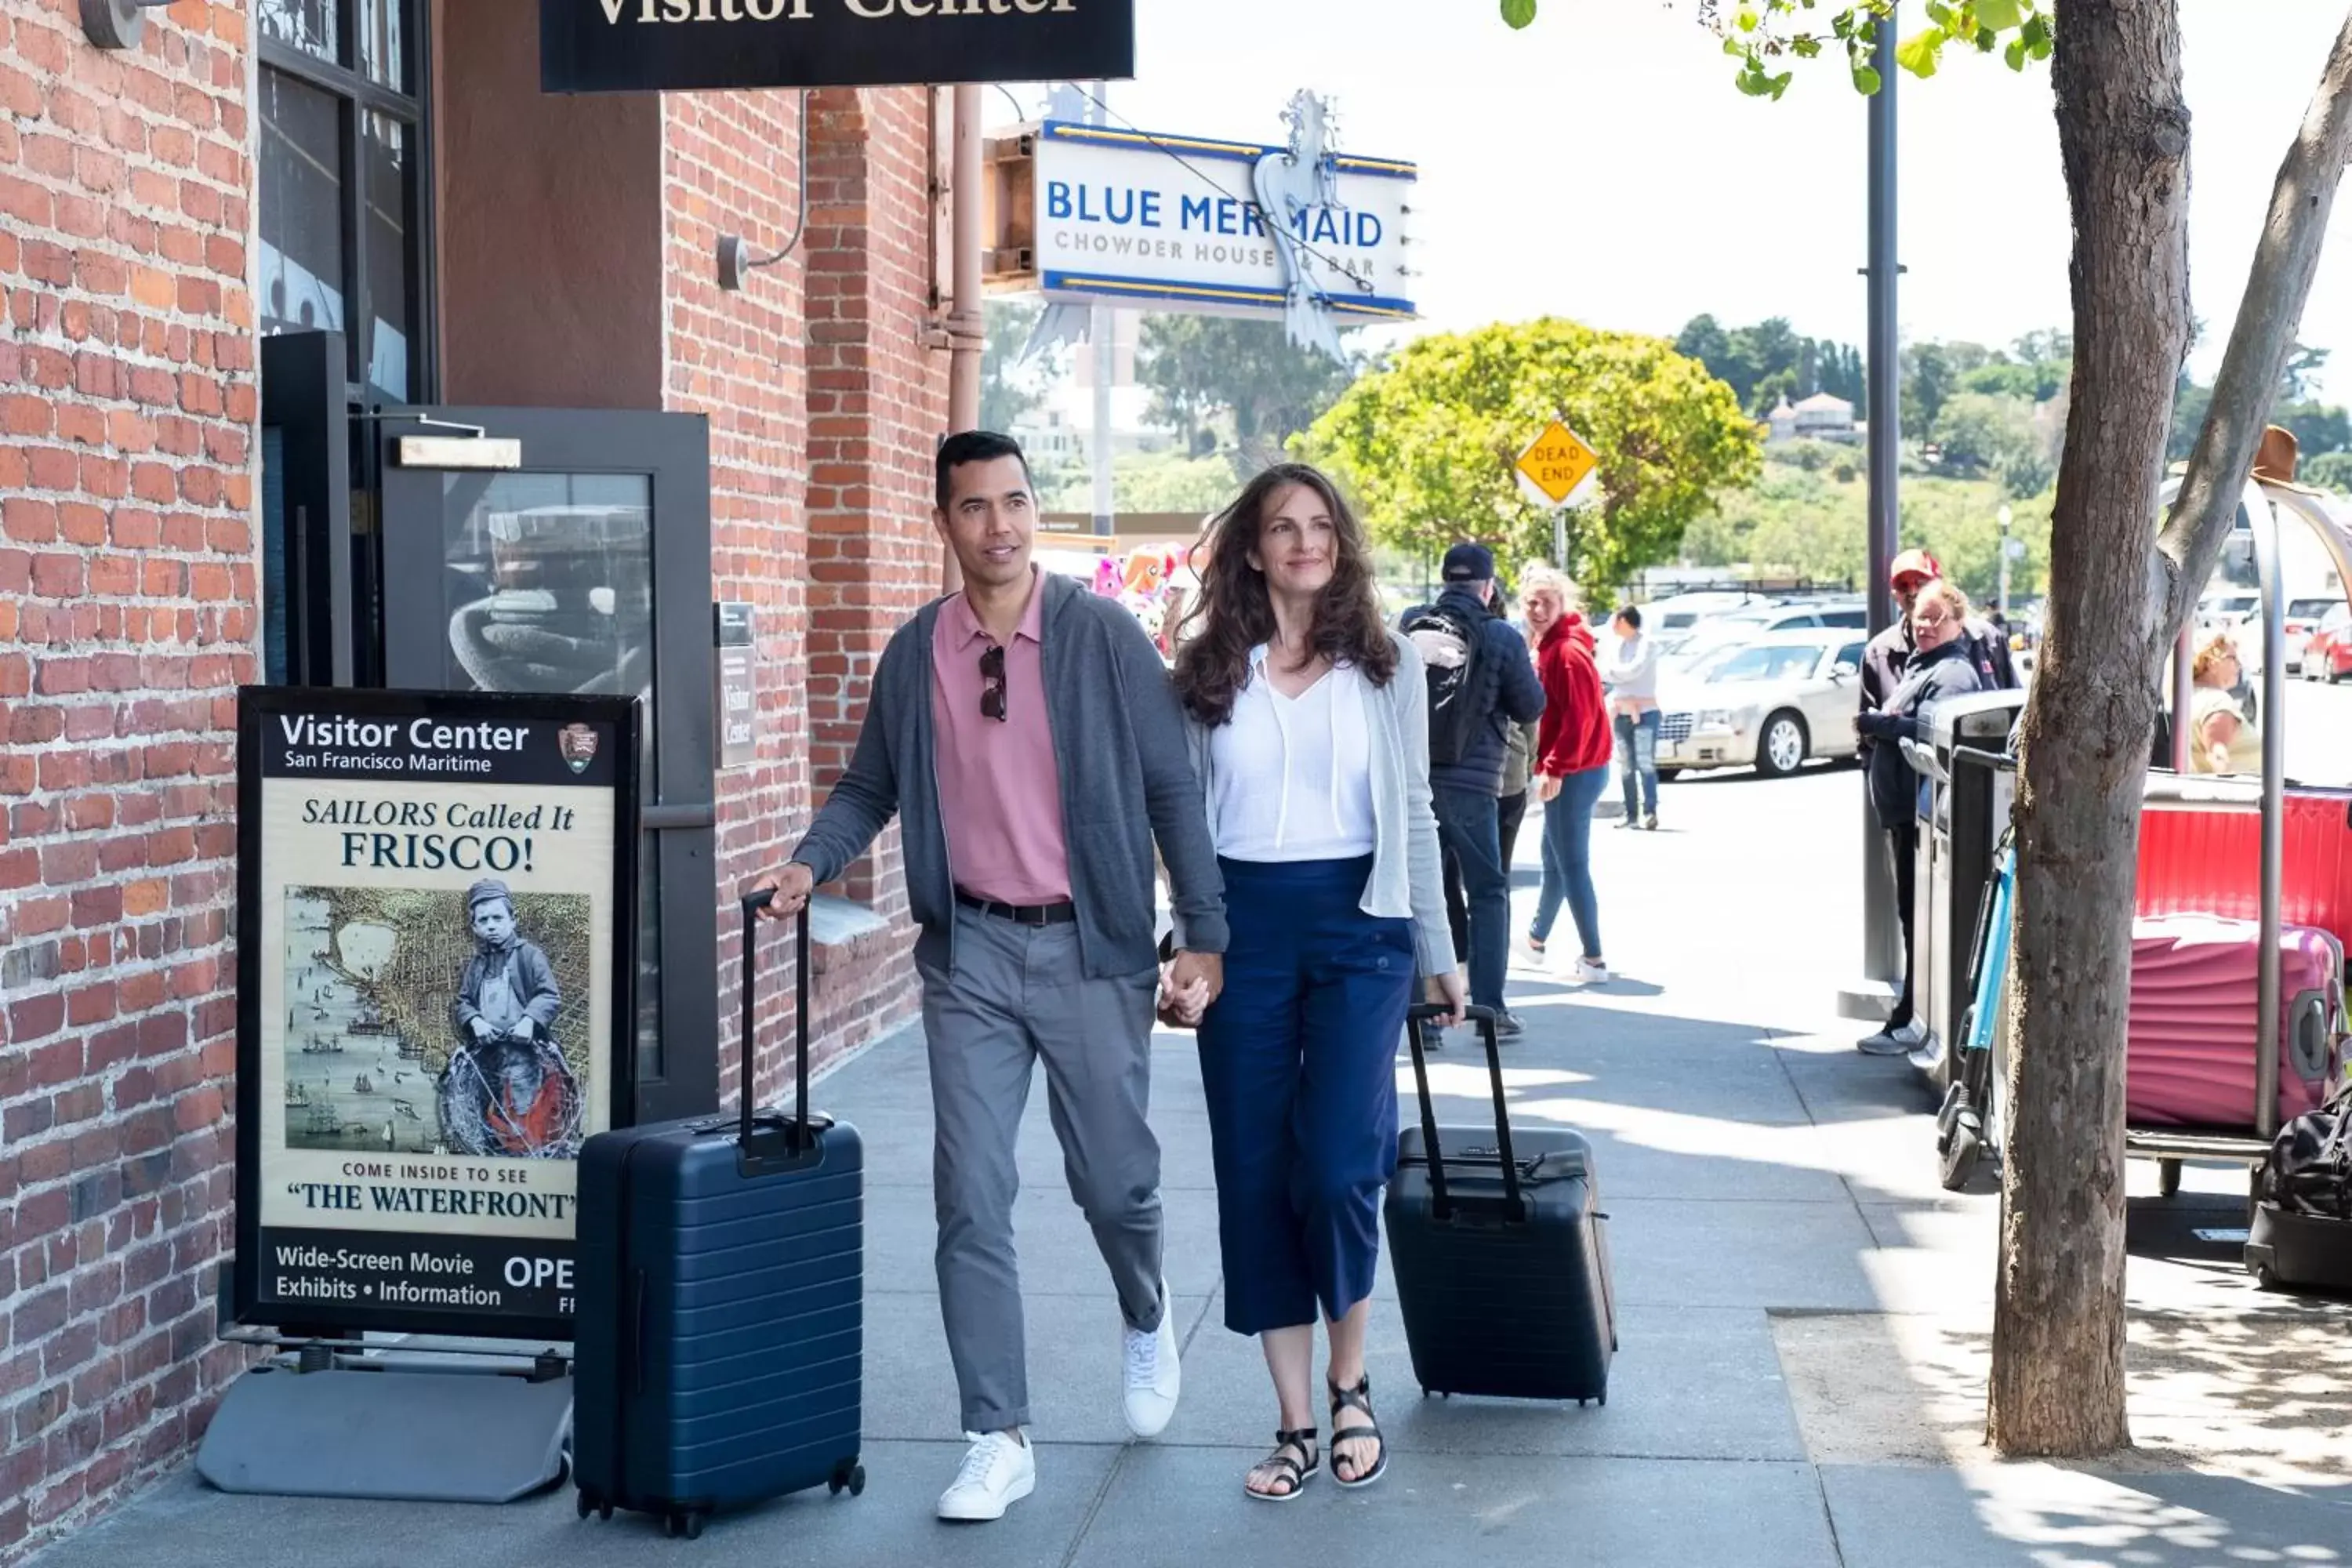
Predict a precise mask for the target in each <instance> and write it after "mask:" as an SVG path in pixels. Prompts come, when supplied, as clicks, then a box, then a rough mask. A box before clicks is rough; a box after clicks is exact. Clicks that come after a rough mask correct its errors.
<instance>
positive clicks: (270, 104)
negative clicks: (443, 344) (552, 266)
mask: <svg viewBox="0 0 2352 1568" xmlns="http://www.w3.org/2000/svg"><path fill="white" fill-rule="evenodd" d="M424 6H425V0H255V4H254V16H255V20H256V22H257V29H256V31H257V36H258V43H259V49H260V57H261V60H260V63H261V72H260V108H261V112H260V119H261V168H260V185H261V212H260V220H261V221H260V230H261V236H260V237H261V253H260V300H259V307H260V317H261V330H262V331H265V332H284V331H310V330H328V331H340V332H341V333H343V334H344V337H345V339H346V342H347V343H348V345H349V350H350V354H351V363H350V367H349V375H350V380H351V384H352V397H353V400H354V401H357V402H361V403H419V402H425V401H428V400H429V399H430V398H431V397H432V395H433V394H434V392H435V390H436V388H435V384H434V383H435V374H434V370H435V367H434V365H433V363H432V353H431V344H432V333H431V331H430V323H431V315H430V308H429V306H430V298H431V289H430V278H429V275H428V270H427V262H428V259H429V256H430V250H429V247H427V245H426V244H425V237H426V235H427V233H428V232H429V190H428V186H427V183H426V181H425V178H424V173H423V168H424V163H425V103H424V82H423V68H422V66H421V64H420V62H421V61H422V59H423V58H424V50H423V47H422V38H421V37H420V32H419V26H418V24H419V22H420V20H421V18H422V15H423V11H424Z"/></svg>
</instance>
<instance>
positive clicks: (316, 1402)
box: [196, 1360, 572, 1502]
mask: <svg viewBox="0 0 2352 1568" xmlns="http://www.w3.org/2000/svg"><path fill="white" fill-rule="evenodd" d="M360 1364H362V1365H368V1366H374V1367H380V1368H381V1370H370V1371H359V1370H352V1369H350V1368H349V1367H348V1366H346V1367H338V1368H335V1369H332V1370H329V1371H321V1372H298V1371H296V1370H294V1369H293V1368H292V1367H290V1366H287V1365H281V1364H277V1363H265V1364H263V1365H260V1366H257V1367H255V1368H254V1369H253V1370H252V1371H250V1372H248V1373H246V1374H245V1375H244V1376H242V1377H240V1378H238V1379H237V1380H236V1382H235V1383H233V1384H230V1385H229V1389H228V1392H227V1394H225V1395H224V1396H223V1397H222V1399H221V1403H220V1408H219V1411H218V1412H217V1413H216V1414H215V1415H214V1416H213V1421H212V1425H211V1426H209V1427H208V1428H206V1430H205V1437H204V1441H203V1443H202V1444H200V1445H199V1446H198V1447H197V1449H196V1473H197V1474H198V1475H200V1476H202V1477H203V1478H204V1479H205V1480H206V1481H207V1482H209V1483H210V1484H211V1485H213V1486H215V1487H216V1488H218V1489H220V1490H222V1491H226V1492H262V1493H268V1494H272V1495H276V1496H280V1497H336V1498H379V1499H392V1500H403V1501H414V1502H512V1501H514V1500H516V1499H518V1498H523V1497H529V1496H530V1495H531V1494H532V1493H533V1492H538V1491H542V1490H544V1489H547V1488H548V1487H551V1486H552V1485H554V1484H555V1483H556V1482H558V1481H561V1480H562V1479H563V1477H564V1471H565V1467H566V1464H567V1463H568V1459H567V1453H566V1450H567V1448H568V1447H569V1444H570V1438H571V1434H572V1380H571V1379H570V1378H569V1377H553V1378H549V1379H547V1380H545V1381H543V1382H539V1383H533V1382H531V1381H530V1379H529V1378H527V1377H520V1376H514V1375H511V1374H510V1373H502V1372H499V1371H491V1370H487V1369H483V1368H480V1367H478V1366H472V1367H469V1366H461V1365H454V1364H450V1363H447V1362H432V1363H425V1362H419V1363H414V1364H410V1365H405V1366H403V1365H398V1364H394V1363H387V1362H376V1361H373V1360H370V1361H368V1362H363V1363H360Z"/></svg>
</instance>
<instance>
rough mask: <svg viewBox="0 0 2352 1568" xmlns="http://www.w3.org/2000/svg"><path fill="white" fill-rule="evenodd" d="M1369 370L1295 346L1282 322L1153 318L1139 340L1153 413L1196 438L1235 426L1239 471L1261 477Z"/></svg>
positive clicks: (1141, 373)
mask: <svg viewBox="0 0 2352 1568" xmlns="http://www.w3.org/2000/svg"><path fill="white" fill-rule="evenodd" d="M1360 368H1361V366H1360V363H1355V362H1353V360H1352V357H1351V363H1347V364H1340V363H1335V362H1334V361H1332V360H1331V359H1330V358H1329V357H1328V356H1327V355H1324V354H1319V353H1315V352H1314V351H1313V350H1311V349H1302V348H1299V347H1297V346H1296V345H1295V344H1293V343H1292V342H1290V340H1289V339H1288V338H1287V337H1286V335H1285V333H1284V331H1283V326H1282V323H1281V322H1280V321H1256V320H1242V319H1237V318H1234V317H1229V316H1180V315H1167V314H1153V315H1149V316H1146V317H1145V318H1144V321H1143V331H1142V335H1141V337H1140V338H1139V341H1138V344H1137V353H1136V362H1135V376H1136V380H1137V381H1139V382H1140V383H1141V384H1143V385H1144V386H1147V387H1149V388H1150V391H1151V411H1150V416H1151V417H1152V418H1153V419H1154V420H1157V421H1159V422H1160V423H1162V424H1164V425H1167V426H1171V428H1174V429H1177V430H1181V431H1182V432H1183V433H1184V436H1185V441H1186V445H1187V447H1192V449H1194V450H1198V449H1199V448H1198V447H1197V445H1196V444H1195V443H1194V440H1193V437H1194V436H1195V435H1196V434H1197V433H1199V432H1201V431H1202V430H1204V429H1205V428H1207V427H1208V426H1209V424H1210V423H1211V421H1213V420H1216V419H1220V418H1222V419H1224V420H1228V421H1230V422H1231V424H1232V426H1233V433H1234V461H1233V469H1234V473H1235V474H1236V475H1238V476H1242V477H1246V476H1248V475H1250V474H1254V473H1255V472H1256V471H1257V470H1258V469H1260V468H1264V467H1265V465H1266V464H1267V463H1268V462H1270V461H1272V460H1273V459H1274V458H1276V456H1278V455H1279V454H1280V453H1281V451H1282V448H1283V444H1284V443H1285V442H1286V441H1287V440H1288V439H1289V438H1290V437H1293V436H1295V435H1297V433H1298V432H1300V431H1301V430H1304V429H1306V428H1307V426H1309V425H1312V424H1313V423H1315V420H1316V418H1317V417H1318V416H1319V415H1321V414H1322V413H1323V411H1324V410H1325V409H1327V408H1328V407H1330V406H1331V405H1332V404H1333V403H1334V402H1335V401H1337V400H1338V398H1339V395H1340V394H1341V393H1342V392H1344V391H1346V390H1347V388H1348V384H1349V382H1350V381H1352V380H1353V379H1355V376H1356V374H1357V372H1358V371H1359V370H1360Z"/></svg>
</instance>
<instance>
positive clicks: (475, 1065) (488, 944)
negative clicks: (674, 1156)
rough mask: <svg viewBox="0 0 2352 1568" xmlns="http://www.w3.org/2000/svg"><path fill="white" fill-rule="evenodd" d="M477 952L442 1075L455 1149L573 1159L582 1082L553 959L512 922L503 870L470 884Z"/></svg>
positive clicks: (464, 981)
mask: <svg viewBox="0 0 2352 1568" xmlns="http://www.w3.org/2000/svg"><path fill="white" fill-rule="evenodd" d="M466 911H467V921H468V923H470V924H471V925H472V927H473V931H474V956H473V957H472V958H470V959H468V960H467V963H466V968H465V972H464V973H462V974H461V975H460V976H459V977H458V980H457V1000H456V1001H455V1002H454V1003H453V1004H452V1005H451V1007H450V1018H451V1021H452V1022H453V1023H454V1024H455V1025H456V1026H457V1041H458V1043H457V1048H456V1049H455V1050H454V1051H453V1052H452V1053H451V1054H450V1058H449V1065H448V1067H447V1068H444V1069H443V1071H442V1074H441V1082H440V1102H441V1129H442V1132H443V1135H444V1136H445V1137H446V1139H447V1141H448V1144H449V1147H450V1149H451V1151H452V1152H457V1153H461V1154H473V1155H492V1154H505V1155H520V1156H524V1157H533V1156H536V1157H540V1158H559V1159H568V1158H570V1157H572V1155H574V1154H576V1153H578V1152H579V1147H578V1144H579V1139H578V1131H577V1128H576V1127H575V1126H574V1120H575V1119H574V1116H573V1111H574V1109H575V1108H576V1107H577V1106H578V1104H579V1102H580V1093H579V1086H578V1085H577V1084H575V1083H574V1082H573V1081H572V1070H571V1068H569V1067H567V1066H566V1065H565V1063H564V1060H563V1057H562V1053H561V1052H560V1051H558V1050H557V1049H556V1048H555V1044H554V1026H555V1015H556V1013H557V1011H558V1009H559V1008H561V1006H562V994H561V993H560V992H559V991H558V989H557V988H556V984H555V967H554V965H552V964H551V963H548V961H547V954H546V953H545V952H542V951H541V949H540V947H539V945H538V944H537V943H536V942H531V941H530V940H529V939H527V938H525V937H524V936H522V935H521V934H520V932H519V931H517V930H516V929H515V910H514V897H513V895H512V894H511V893H510V892H509V890H508V888H507V885H506V884H505V883H504V882H502V881H500V880H499V879H497V878H496V877H485V878H483V879H481V880H480V881H478V882H476V883H475V884H474V885H473V886H472V887H470V888H468V889H467V890H466Z"/></svg>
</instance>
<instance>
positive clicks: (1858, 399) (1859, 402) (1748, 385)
mask: <svg viewBox="0 0 2352 1568" xmlns="http://www.w3.org/2000/svg"><path fill="white" fill-rule="evenodd" d="M1675 349H1676V350H1677V351H1678V352H1680V353H1686V354H1688V355H1690V357H1691V358H1693V359H1695V360H1697V361H1698V362H1699V363H1701V364H1704V365H1706V368H1707V369H1708V371H1710V372H1711V373H1713V374H1715V375H1716V376H1717V378H1719V379H1720V380H1722V381H1723V382H1724V383H1725V384H1727V385H1728V386H1729V387H1730V388H1731V391H1732V395H1734V396H1736V397H1738V399H1739V405H1740V406H1741V407H1742V408H1745V409H1747V410H1748V412H1749V413H1750V414H1752V415H1754V416H1756V417H1757V418H1759V419H1761V418H1763V417H1764V416H1766V415H1768V414H1769V413H1771V412H1772V409H1773V407H1774V406H1775V405H1777V404H1778V403H1779V402H1780V397H1781V395H1782V394H1784V393H1785V394H1786V395H1788V397H1789V399H1790V402H1796V401H1798V400H1800V399H1801V398H1807V397H1811V395H1813V394H1815V393H1817V392H1827V393H1830V394H1832V395H1835V396H1838V397H1843V398H1844V399H1845V400H1846V401H1847V402H1848V403H1851V404H1853V405H1854V408H1855V410H1856V411H1857V412H1858V413H1863V412H1864V402H1865V398H1866V395H1867V384H1866V382H1865V379H1864V375H1863V363H1862V351H1861V350H1860V349H1858V348H1855V347H1853V345H1852V344H1851V343H1840V342H1831V341H1830V340H1829V339H1827V338H1821V339H1813V338H1805V337H1800V336H1798V335H1797V333H1796V331H1794V330H1793V329H1792V328H1791V327H1790V325H1789V323H1788V321H1786V320H1785V319H1784V318H1781V317H1779V316H1775V317H1773V318H1772V319H1771V320H1770V321H1759V322H1758V323H1757V324H1756V325H1754V326H1752V327H1728V328H1727V327H1725V326H1724V325H1723V324H1722V323H1721V322H1719V321H1717V320H1716V319H1715V318H1714V317H1713V316H1706V315H1701V316H1693V317H1692V318H1691V319H1690V321H1689V322H1688V324H1686V325H1685V327H1684V328H1683V330H1682V332H1681V334H1680V335H1679V336H1678V337H1676V338H1675ZM1864 416H1865V417H1866V416H1867V415H1866V413H1864Z"/></svg>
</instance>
